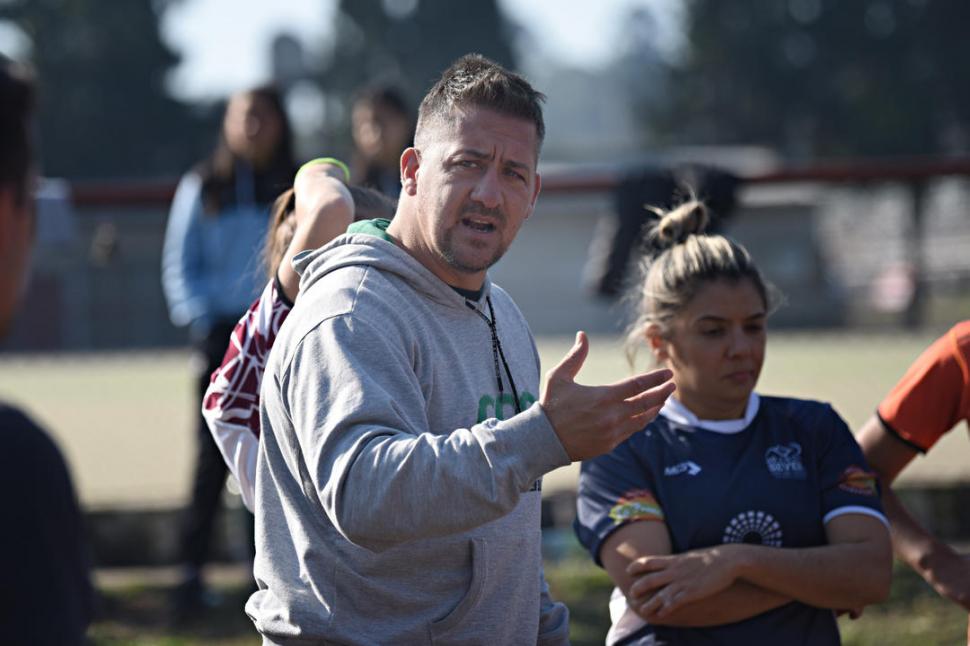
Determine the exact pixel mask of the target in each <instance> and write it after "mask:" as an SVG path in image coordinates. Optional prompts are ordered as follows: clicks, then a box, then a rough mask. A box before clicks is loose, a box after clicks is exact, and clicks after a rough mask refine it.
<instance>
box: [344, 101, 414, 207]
mask: <svg viewBox="0 0 970 646" xmlns="http://www.w3.org/2000/svg"><path fill="white" fill-rule="evenodd" d="M351 127H352V130H351V132H352V135H353V139H354V158H353V175H354V178H356V181H357V183H359V184H360V185H361V186H367V187H370V188H375V189H377V190H378V191H380V192H381V193H384V194H385V195H387V196H388V197H392V198H394V199H397V196H398V195H399V194H400V192H401V153H403V152H404V149H405V148H407V147H409V146H410V145H411V142H412V141H413V140H414V119H413V118H412V116H411V111H410V110H409V109H408V106H407V102H406V101H405V99H404V95H403V94H402V93H401V91H400V90H398V89H397V88H395V87H392V86H388V85H378V86H373V87H369V88H366V89H364V90H362V91H361V92H360V93H359V94H358V95H357V97H356V99H355V100H354V105H353V108H352V109H351Z"/></svg>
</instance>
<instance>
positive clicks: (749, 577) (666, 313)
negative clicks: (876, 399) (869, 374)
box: [576, 202, 892, 645]
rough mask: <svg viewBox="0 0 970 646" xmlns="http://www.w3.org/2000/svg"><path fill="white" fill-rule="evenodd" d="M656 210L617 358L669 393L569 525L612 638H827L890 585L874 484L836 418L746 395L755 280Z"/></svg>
mask: <svg viewBox="0 0 970 646" xmlns="http://www.w3.org/2000/svg"><path fill="white" fill-rule="evenodd" d="M706 224H707V213H706V211H705V209H704V206H703V205H702V204H701V203H699V202H689V203H687V204H684V205H682V206H680V207H678V208H677V209H675V210H673V211H672V212H670V213H667V214H665V215H663V216H662V217H661V218H660V220H659V222H658V223H657V224H656V226H655V227H654V229H653V231H652V232H651V236H650V242H651V249H652V252H651V254H650V255H649V257H648V258H646V259H645V260H644V262H643V266H642V269H643V274H642V279H641V280H640V281H639V282H638V284H637V292H636V300H637V302H638V305H637V315H638V317H637V320H636V321H635V322H634V324H633V325H632V326H631V328H630V331H629V336H628V339H627V340H628V355H629V356H630V358H631V362H632V359H633V357H634V356H635V354H636V348H637V347H638V346H642V345H646V347H647V348H648V349H649V351H650V352H651V353H652V355H653V358H654V359H655V360H656V362H657V363H658V364H660V365H662V366H665V367H667V368H669V369H670V370H672V371H673V373H674V377H673V380H674V383H675V384H676V386H677V390H676V391H675V393H674V395H673V396H672V397H671V398H670V399H669V400H668V402H667V404H666V405H665V407H664V408H663V410H662V411H661V413H660V415H659V416H658V417H657V419H656V420H655V421H654V422H652V423H650V424H649V425H648V426H647V427H646V428H645V429H644V430H643V431H642V432H641V433H638V434H636V435H634V436H632V437H631V438H630V439H628V440H627V441H626V442H624V443H623V444H621V445H619V446H618V447H617V448H616V449H615V450H614V451H613V452H612V453H610V454H608V455H604V456H602V457H599V458H596V459H594V460H589V461H587V462H585V463H584V464H583V467H582V475H581V478H580V485H579V501H578V515H577V519H576V532H577V534H578V536H579V539H580V541H581V542H582V543H583V544H584V545H585V546H586V547H587V548H588V549H589V550H590V552H591V554H592V556H593V558H594V559H595V561H596V562H597V563H598V564H599V565H601V566H602V567H604V568H605V569H606V570H607V572H608V573H609V574H610V577H611V578H612V579H613V581H614V582H615V583H616V585H617V589H616V590H614V595H613V599H612V600H611V602H610V614H611V617H612V620H613V625H612V628H611V630H610V633H609V635H608V636H607V644H611V645H612V644H639V645H646V644H650V645H660V644H677V645H680V644H768V643H771V644H812V645H818V644H823V645H824V644H838V643H840V640H839V634H838V627H837V624H836V620H835V615H836V612H835V611H838V610H848V611H850V612H853V613H855V612H859V611H860V610H861V608H862V607H863V606H865V605H867V604H870V603H874V602H877V601H880V600H881V599H883V598H884V597H885V596H886V595H887V593H888V591H889V583H890V578H891V559H892V552H891V548H890V542H889V533H888V531H887V523H886V519H885V517H884V516H883V514H882V510H881V507H880V502H879V495H878V491H877V485H876V480H875V478H874V477H873V475H872V473H871V472H870V471H869V469H868V467H867V466H866V464H865V460H864V458H863V456H862V453H861V451H860V449H859V447H858V445H857V444H856V442H855V440H854V439H853V437H852V434H851V433H850V432H849V429H848V428H847V427H846V425H845V422H843V421H842V419H841V418H840V417H839V415H838V414H837V413H836V412H835V411H834V410H832V408H831V407H830V406H829V405H827V404H823V403H819V402H814V401H807V400H798V399H790V398H782V397H768V396H759V395H758V394H757V393H756V392H755V390H754V389H755V385H756V383H757V380H758V375H759V373H760V371H761V367H762V364H763V362H764V356H765V341H766V330H765V324H766V320H767V317H768V314H769V313H770V310H771V298H770V296H771V295H770V292H769V289H768V287H767V286H766V284H765V282H764V280H763V279H762V277H761V274H760V272H759V271H758V269H757V267H756V266H755V265H754V262H753V261H752V259H751V257H750V256H749V255H748V252H747V251H746V250H745V249H744V248H743V247H741V246H740V245H738V244H737V243H735V242H733V241H731V240H728V239H727V238H725V237H723V236H719V235H705V234H704V233H703V231H704V227H705V226H706Z"/></svg>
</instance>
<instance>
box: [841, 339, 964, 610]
mask: <svg viewBox="0 0 970 646" xmlns="http://www.w3.org/2000/svg"><path fill="white" fill-rule="evenodd" d="M961 420H965V421H968V422H970V320H968V321H962V322H960V323H957V324H956V325H955V326H953V328H951V329H950V330H949V331H948V332H947V333H946V334H944V335H943V336H942V337H940V338H939V339H937V340H936V342H934V343H933V345H931V346H930V347H929V348H927V349H926V351H925V352H923V354H922V355H920V357H919V358H918V359H917V360H916V362H915V363H913V365H911V366H910V367H909V370H908V371H907V372H906V374H905V375H903V378H902V379H901V380H900V381H899V383H898V384H896V386H895V387H894V388H893V389H892V391H891V392H890V393H889V395H888V396H887V397H886V398H885V399H884V400H883V401H882V403H881V404H879V407H878V408H877V410H876V414H875V415H873V416H872V417H871V418H870V419H869V420H868V421H867V422H866V424H865V426H863V428H862V430H861V431H860V432H859V435H858V436H857V438H856V439H858V441H859V444H860V445H861V446H862V450H863V452H864V453H865V455H866V460H867V461H868V462H869V465H870V466H871V468H872V469H873V470H874V471H875V472H876V473H877V474H878V475H879V477H880V479H881V480H882V483H883V488H882V498H883V500H882V502H883V507H884V509H885V511H886V515H887V516H888V517H889V520H890V522H891V523H892V539H893V549H894V550H895V552H896V555H897V556H898V557H899V558H900V559H902V560H903V561H904V562H906V563H907V564H908V565H909V566H910V567H912V568H913V569H914V570H915V571H916V572H917V573H919V575H920V576H922V577H923V578H924V579H926V581H927V583H929V584H930V585H932V586H933V588H934V589H935V590H936V591H937V592H938V593H939V594H940V595H942V596H943V597H945V598H947V599H950V600H952V601H955V602H956V603H958V604H960V605H961V606H963V607H964V608H966V609H967V610H970V555H968V554H960V553H958V552H957V551H955V550H954V549H953V548H952V547H950V546H949V545H947V544H946V543H944V542H943V541H941V540H940V539H939V538H937V537H936V536H933V535H932V534H931V533H930V532H928V531H927V530H926V529H925V528H924V527H922V526H921V525H920V524H919V523H918V522H917V521H916V520H915V519H914V518H913V517H912V516H911V515H910V513H909V511H907V509H906V508H905V507H904V506H903V505H902V503H901V502H900V501H899V499H898V498H897V497H896V494H895V493H893V490H892V489H891V488H890V485H891V484H892V482H893V480H894V479H895V478H896V476H897V475H898V474H899V472H900V471H902V470H903V468H905V467H906V465H907V464H909V462H910V461H911V460H912V459H913V458H914V457H915V456H916V454H917V453H926V452H927V451H929V450H930V449H931V448H932V447H933V445H934V444H936V442H937V440H939V439H940V438H941V437H942V436H943V435H944V434H945V433H947V432H949V431H950V430H952V429H953V428H954V427H955V426H957V425H958V424H959V423H960V421H961Z"/></svg>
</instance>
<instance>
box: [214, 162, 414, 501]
mask: <svg viewBox="0 0 970 646" xmlns="http://www.w3.org/2000/svg"><path fill="white" fill-rule="evenodd" d="M348 179H349V176H348V174H347V173H345V171H344V168H343V167H342V165H341V162H338V161H337V160H334V159H332V158H321V159H315V160H313V161H310V162H307V163H306V164H304V165H303V167H302V168H301V169H300V171H299V172H298V173H297V175H296V178H295V180H294V182H293V188H291V189H288V190H286V191H285V192H284V193H283V194H282V195H280V196H279V197H278V198H277V200H276V202H275V203H274V205H273V216H272V223H271V224H270V230H269V232H268V233H267V235H266V246H265V248H264V252H263V256H264V259H265V262H266V273H267V277H268V278H269V283H268V284H267V285H266V287H264V288H263V293H262V294H261V295H260V297H259V298H258V299H257V300H256V301H255V302H253V304H252V305H251V306H250V307H249V310H248V311H247V312H246V314H244V315H243V317H242V318H241V319H240V320H239V323H238V324H237V325H236V328H235V329H234V330H233V332H232V341H231V342H230V344H229V349H228V350H226V354H225V356H224V357H223V359H222V365H221V366H219V368H218V369H217V370H216V371H215V372H213V373H212V379H211V381H210V383H209V389H208V390H207V391H206V393H205V397H204V398H203V400H202V415H203V416H204V417H205V419H206V422H208V424H209V430H210V431H211V432H212V437H213V439H214V440H215V442H216V444H217V445H218V446H219V450H220V451H221V452H222V456H223V458H224V459H225V461H226V466H228V467H229V470H230V471H231V472H232V474H233V476H235V478H236V480H237V482H238V483H239V493H240V495H241V496H242V499H243V503H244V504H245V505H246V507H247V508H248V509H249V510H250V511H253V510H254V504H255V493H254V491H255V486H256V456H257V453H258V451H259V387H260V384H261V382H262V378H263V369H264V367H265V365H266V357H267V355H268V354H269V351H270V349H271V348H272V347H273V343H274V342H275V341H276V335H277V334H278V332H279V329H280V326H281V325H283V321H285V320H286V317H287V316H288V315H289V313H290V310H291V309H292V308H293V302H294V301H295V300H296V297H297V295H298V293H299V290H300V275H299V274H297V273H296V270H295V269H294V267H293V264H292V260H293V257H294V256H296V255H297V254H298V253H300V252H301V251H304V250H306V249H316V248H318V247H322V246H323V245H325V244H327V243H328V242H330V241H331V240H333V239H334V238H335V237H337V236H338V235H340V234H341V233H344V232H345V231H346V230H347V227H348V226H349V225H350V224H351V222H353V221H355V220H363V219H371V218H387V219H390V218H391V217H393V215H394V208H395V204H394V202H393V201H392V200H391V199H390V198H388V197H385V196H384V195H382V194H381V193H379V192H377V191H376V190H374V189H368V188H361V187H358V186H347V185H346V184H345V182H346V181H347V180H348Z"/></svg>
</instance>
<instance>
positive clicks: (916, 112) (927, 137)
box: [645, 0, 970, 158]
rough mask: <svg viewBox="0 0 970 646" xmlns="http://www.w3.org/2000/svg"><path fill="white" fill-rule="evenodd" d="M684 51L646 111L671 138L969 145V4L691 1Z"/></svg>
mask: <svg viewBox="0 0 970 646" xmlns="http://www.w3.org/2000/svg"><path fill="white" fill-rule="evenodd" d="M686 9H687V39H688V51H687V57H686V60H685V61H684V63H683V65H681V66H680V67H679V68H678V69H675V70H674V71H673V74H672V77H671V85H670V89H671V93H670V98H669V101H667V102H665V104H664V105H663V106H661V108H660V109H658V110H656V111H654V112H652V113H649V114H646V115H645V116H646V118H647V119H648V120H650V121H651V122H652V124H651V125H652V129H653V130H655V131H658V132H660V133H667V134H668V135H669V138H670V139H671V140H672V141H676V142H689V143H705V144H734V143H760V144H765V145H769V146H774V147H776V148H778V149H780V150H781V151H782V152H784V153H786V154H788V155H789V156H791V157H795V158H807V157H812V156H853V155H899V154H932V153H940V152H951V151H954V150H961V149H962V150H963V151H965V150H966V147H967V140H966V139H967V133H968V128H970V65H968V62H970V38H968V37H967V34H966V26H967V25H968V24H970V3H968V2H965V1H963V0H858V1H855V0H853V1H851V2H846V1H844V0H787V1H780V2H774V1H771V2H750V1H749V0H686Z"/></svg>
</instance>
